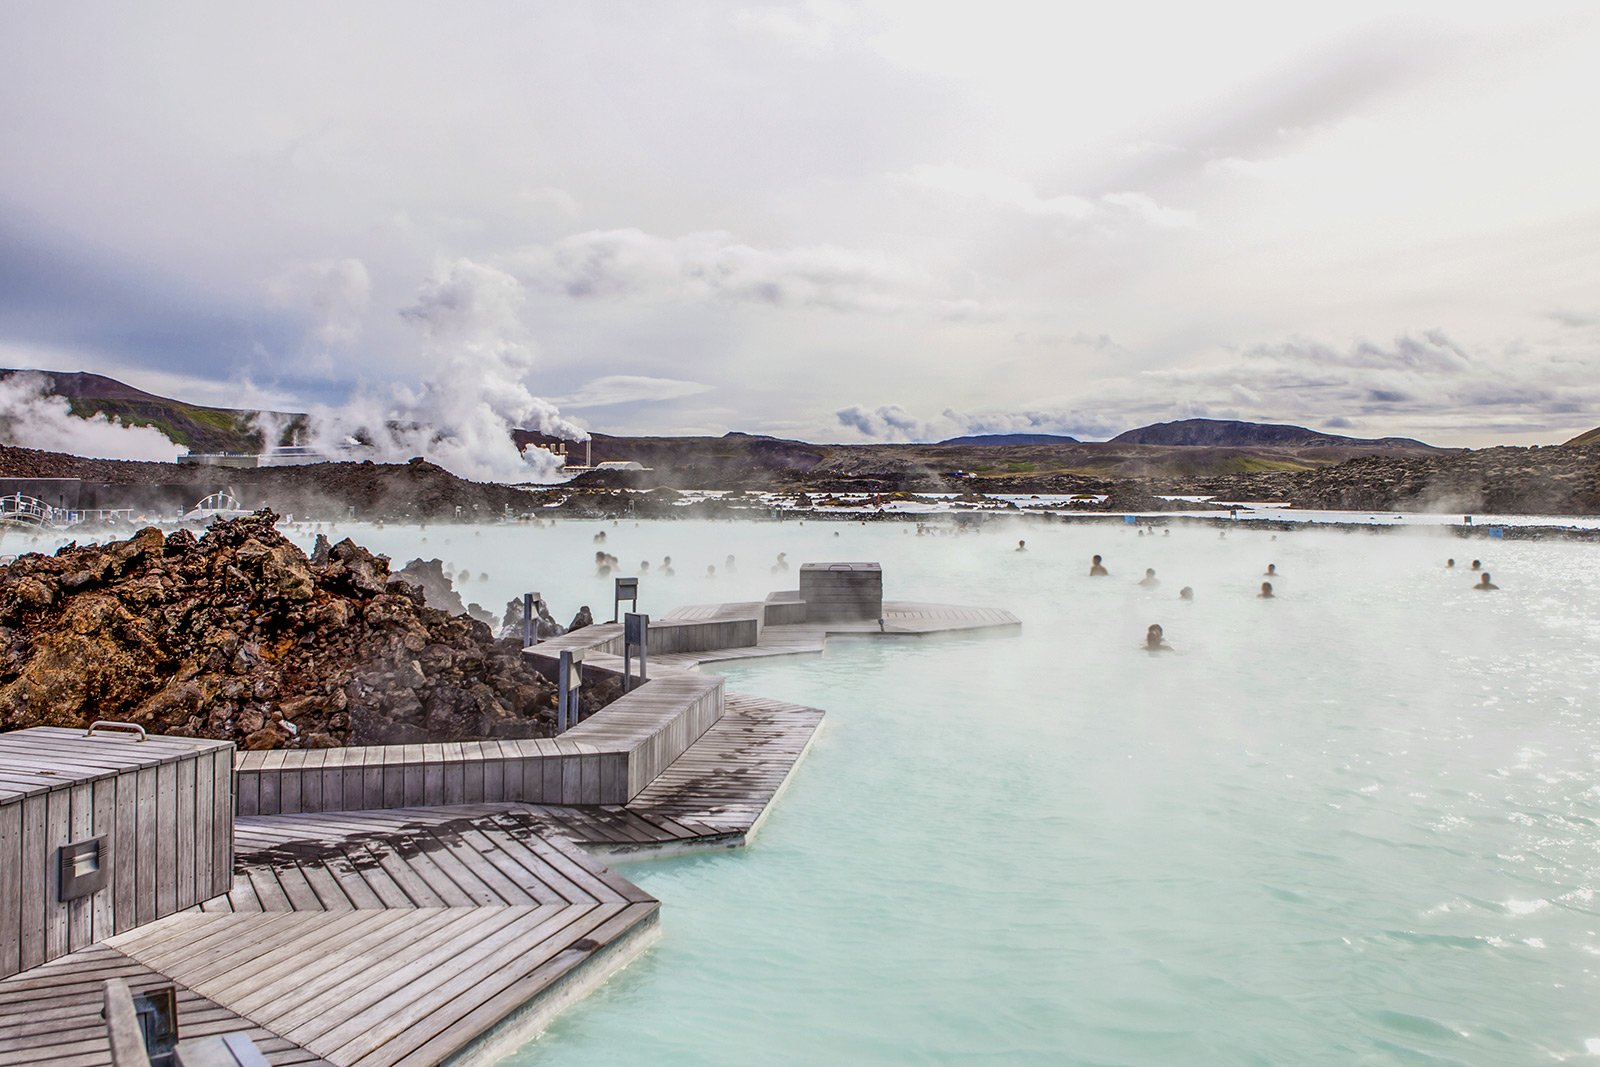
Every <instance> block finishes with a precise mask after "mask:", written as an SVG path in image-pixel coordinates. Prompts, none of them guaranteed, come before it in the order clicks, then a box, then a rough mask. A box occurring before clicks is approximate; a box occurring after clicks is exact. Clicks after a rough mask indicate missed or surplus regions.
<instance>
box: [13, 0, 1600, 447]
mask: <svg viewBox="0 0 1600 1067" xmlns="http://www.w3.org/2000/svg"><path fill="white" fill-rule="evenodd" d="M0 24H3V26H4V32H3V33H0V137H3V143H4V146H5V147H4V150H3V151H0V366H12V367H36V368H45V369H57V370H91V371H97V372H100V373H104V374H109V375H112V376H114V377H117V378H120V379H122V380H124V381H127V382H129V383H130V384H133V385H136V386H139V387H141V388H145V389H148V390H151V391H154V392H159V393H164V394H166V395H172V396H177V397H180V398H183V399H186V400H190V401H193V402H197V403H211V404H218V405H223V406H232V407H262V408H273V409H277V410H307V409H310V410H314V411H315V412H318V413H319V417H323V418H325V419H326V421H327V422H328V424H329V425H342V423H340V421H339V420H340V418H341V416H340V413H341V412H345V413H348V412H351V411H360V412H377V413H379V414H380V415H386V416H389V417H398V418H409V419H412V420H414V421H427V420H430V419H432V420H438V421H439V422H440V423H446V422H449V423H451V425H455V424H456V423H457V422H459V423H462V424H465V423H467V422H472V421H473V420H480V421H482V420H489V421H488V423H487V424H486V425H488V426H489V428H490V430H493V428H494V425H495V423H496V422H497V421H498V422H521V423H524V424H530V423H537V424H540V425H544V426H546V427H547V428H553V429H557V430H561V431H562V432H575V430H576V428H587V429H589V430H594V431H601V432H606V433H620V434H721V433H724V432H726V431H729V430H739V431H745V432H750V433H765V434H774V435H778V436H785V437H798V438H804V439H808V440H813V441H837V442H860V441H872V440H876V441H895V440H938V439H941V438H944V437H949V436H954V435H957V434H964V433H986V432H988V433H992V432H1012V431H1028V432H1044V433H1064V434H1072V435H1076V436H1080V437H1084V438H1087V439H1096V438H1104V437H1107V436H1110V435H1113V434H1116V433H1118V432H1120V431H1121V430H1124V429H1127V428H1129V427H1133V426H1138V425H1142V424H1146V423H1150V422H1156V421H1165V420H1168V419H1176V418H1187V417H1212V418H1242V419H1252V420H1261V421H1270V422H1290V423H1297V424H1302V425H1308V426H1312V427H1316V428H1319V429H1327V430H1330V431H1333V432H1339V433H1347V434H1352V435H1357V436H1380V435H1404V436H1412V437H1418V438H1421V439H1423V440H1427V441H1430V442H1433V443H1436V444H1441V445H1472V446H1477V445H1487V444H1496V443H1507V444H1529V443H1557V442H1560V441H1562V440H1565V439H1566V438H1567V437H1570V436H1572V435H1573V434H1575V433H1577V432H1579V431H1582V430H1587V429H1589V428H1591V427H1594V426H1595V425H1597V424H1600V137H1596V135H1595V131H1596V130H1600V63H1597V62H1595V57H1596V56H1597V55H1600V12H1597V11H1596V9H1595V8H1594V5H1592V4H1587V3H1585V4H1565V5H1564V4H1561V3H1548V4H1546V3H1541V4H1520V5H1511V4H1504V3H1497V4H1492V5H1483V6H1475V5H1472V4H1463V3H1457V2H1450V3H1433V4H1430V3H1411V4H1395V3H1393V2H1392V0H1388V2H1383V3H1362V2H1341V3H1338V4H1322V5H1315V6H1312V5H1304V4H1283V3H1281V2H1274V3H1264V4H1252V3H1227V2H1219V3H1211V4H1192V3H1128V4H1093V5H1041V4H1037V3H1018V4H1013V3H1007V2H1003V0H1001V2H994V0H991V2H986V3H983V4H960V5H956V4H948V5H947V4H938V3H928V2H916V3H870V2H869V3H861V4H836V3H831V2H810V3H800V4H754V5H746V4H723V3H695V2H683V3H672V4H656V3H645V2H634V3H615V2H608V0H585V2H574V3H550V4H528V3H521V2H518V3H493V2H462V3H457V4H448V5H445V4H417V3H408V2H404V0H384V2H381V3H360V2H349V3H341V4H338V5H327V4H311V3H285V2H278V3H273V4H260V3H253V4H248V5H246V4H239V3H232V2H228V0H204V2H200V3H182V2H168V3H163V4H160V5H133V4H93V5H89V4H62V3H59V2H55V0H43V2H18V0H0ZM452 420H453V421H452ZM346 421H348V417H347V418H346ZM0 425H3V420H0ZM480 429H481V427H480ZM491 436H493V434H492V433H491ZM461 440H462V441H464V442H466V443H467V444H468V445H472V443H473V442H474V441H475V440H476V437H475V436H474V435H473V434H471V433H467V432H465V431H463V433H462V435H461Z"/></svg>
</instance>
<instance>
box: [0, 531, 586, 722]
mask: <svg viewBox="0 0 1600 1067" xmlns="http://www.w3.org/2000/svg"><path fill="white" fill-rule="evenodd" d="M276 522H277V516H276V515H274V514H272V513H271V512H266V511H263V512H260V513H257V514H255V515H251V516H249V517H246V518H240V519H234V520H232V521H227V522H219V523H216V524H215V525H213V526H212V527H211V528H210V529H208V530H207V531H206V532H205V534H204V535H203V536H201V537H198V538H197V537H195V536H194V535H193V534H192V533H190V532H189V531H187V530H179V531H178V532H176V533H173V534H170V535H165V534H163V533H162V532H161V531H160V530H158V529H154V528H149V529H143V530H140V531H139V532H138V533H136V534H134V535H133V536H132V537H131V538H129V539H127V540H124V541H115V542H110V543H105V544H97V545H88V546H78V545H76V544H73V545H69V546H67V547H65V548H63V549H61V550H60V551H59V552H57V553H55V554H54V555H49V556H46V555H38V554H29V555H25V556H22V557H20V558H18V559H17V560H15V561H13V562H11V563H10V564H7V565H6V566H4V567H0V730H15V729H21V728H24V727H28V726H69V727H86V726H88V725H89V723H91V722H92V721H94V720H96V719H115V720H119V721H124V722H132V723H137V724H138V725H140V726H143V727H145V728H146V729H147V730H149V731H150V732H152V733H159V734H177V735H180V736H192V737H212V738H218V739H222V740H229V741H234V742H236V743H237V744H239V745H240V747H242V748H247V749H259V748H321V747H332V746H339V745H361V744H409V743H419V742H424V741H450V740H471V739H492V738H525V737H543V736H549V735H550V734H551V732H552V727H553V725H554V710H553V709H554V704H555V693H554V689H553V687H552V686H551V684H550V682H549V681H547V680H546V679H545V678H543V677H542V676H540V675H539V674H538V673H536V672H535V671H534V670H533V669H532V668H531V667H529V666H527V665H526V664H525V663H524V661H523V658H522V655H521V642H520V641H519V640H516V639H514V638H508V639H505V640H498V639H496V637H495V636H494V633H493V632H492V631H491V629H490V627H489V626H488V625H486V624H485V623H484V622H482V621H479V620H476V619H473V618H471V617H470V616H467V615H452V614H450V613H449V612H447V611H443V610H439V609H438V608H434V607H429V606H427V604H426V602H425V597H426V594H424V592H423V591H422V590H421V589H420V588H418V587H417V586H414V585H411V584H409V583H407V582H405V581H392V580H391V576H390V573H389V567H388V563H387V561H386V560H385V559H383V558H382V557H380V556H374V555H373V554H372V553H370V552H368V551H367V550H366V549H364V548H362V547H360V546H359V545H357V544H355V543H354V542H352V541H350V540H348V539H346V540H344V541H340V542H339V543H338V544H334V545H330V546H327V547H326V551H325V552H321V551H319V552H318V553H316V554H315V557H314V558H307V557H306V555H305V554H304V553H302V552H301V551H300V550H299V549H298V548H297V547H296V546H295V545H293V544H292V543H290V542H289V541H288V540H287V539H286V538H284V537H283V536H282V535H281V534H279V533H278V532H277V530H276V529H275V528H274V525H275V523H276ZM594 697H595V698H601V697H603V694H598V693H597V694H594Z"/></svg>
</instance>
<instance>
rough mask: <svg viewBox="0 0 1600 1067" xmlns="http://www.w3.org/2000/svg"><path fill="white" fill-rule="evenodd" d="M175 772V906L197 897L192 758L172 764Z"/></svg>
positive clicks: (194, 899) (193, 767)
mask: <svg viewBox="0 0 1600 1067" xmlns="http://www.w3.org/2000/svg"><path fill="white" fill-rule="evenodd" d="M173 767H174V770H175V771H176V779H177V784H176V809H175V810H176V814H175V817H174V820H173V830H172V834H173V844H174V846H175V849H174V859H173V862H174V864H175V865H176V868H177V877H176V881H177V889H176V893H177V895H176V904H175V907H178V908H187V907H188V906H189V905H191V904H193V903H194V902H195V901H196V900H197V899H198V898H197V897H196V896H195V889H194V874H195V856H194V850H195V838H196V834H195V818H196V810H195V809H196V804H195V787H196V782H197V780H198V771H197V770H196V768H195V761H194V760H181V761H179V762H178V763H176V764H174V765H173Z"/></svg>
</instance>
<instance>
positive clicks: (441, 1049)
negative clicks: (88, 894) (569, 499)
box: [109, 808, 659, 1067]
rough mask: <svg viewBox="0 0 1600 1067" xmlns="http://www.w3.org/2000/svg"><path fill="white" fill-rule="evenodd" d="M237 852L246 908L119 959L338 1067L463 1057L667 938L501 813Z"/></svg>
mask: <svg viewBox="0 0 1600 1067" xmlns="http://www.w3.org/2000/svg"><path fill="white" fill-rule="evenodd" d="M237 847H238V856H239V867H238V876H237V877H236V879H235V882H234V888H233V890H232V891H231V892H230V893H228V894H227V895H226V896H224V897H219V898H216V899H215V900H211V901H207V902H206V903H205V904H203V905H201V906H200V909H199V910H198V912H190V913H187V914H183V915H178V916H173V917H171V918H169V919H165V920H162V921H160V922H156V923H152V924H150V925H147V926H142V927H140V928H138V929H137V930H134V931H132V932H130V933H127V934H123V935H119V936H118V937H116V938H113V939H112V941H111V942H110V943H109V947H110V948H111V949H114V950H116V951H118V952H120V953H122V954H124V955H126V956H128V957H130V958H132V959H133V960H135V961H137V962H139V963H141V964H144V965H145V966H147V967H149V968H151V969H152V970H154V971H159V972H160V973H162V974H166V975H169V976H171V978H173V979H174V980H176V981H177V982H180V983H182V984H183V985H184V986H185V987H187V988H188V989H190V990H191V991H193V992H194V993H196V994H198V995H200V996H202V997H204V998H206V999H207V1000H208V1001H209V1002H211V1003H214V1004H216V1005H218V1006H220V1007H221V1008H223V1009H225V1010H227V1011H231V1012H234V1013H235V1014H236V1015H238V1016H239V1017H241V1018H243V1019H246V1020H248V1021H249V1022H250V1023H251V1024H254V1025H255V1026H257V1027H259V1028H261V1029H262V1030H264V1031H266V1032H268V1033H270V1034H271V1035H273V1036H274V1037H277V1038H281V1039H284V1040H286V1041H288V1042H290V1043H292V1044H293V1045H294V1046H298V1047H299V1048H301V1049H303V1050H305V1051H306V1052H307V1053H309V1054H311V1055H312V1056H314V1057H320V1058H322V1059H324V1060H326V1061H327V1062H329V1063H332V1064H338V1065H351V1067H355V1065H361V1067H369V1065H370V1067H380V1065H388V1064H431V1063H437V1062H439V1061H441V1060H442V1059H445V1058H447V1057H449V1056H452V1055H457V1054H460V1053H462V1052H463V1051H464V1050H468V1049H470V1048H474V1047H475V1046H479V1045H480V1044H481V1043H483V1042H484V1041H485V1040H490V1039H493V1038H494V1037H495V1036H496V1031H497V1028H499V1027H501V1025H502V1024H503V1023H505V1022H506V1021H507V1020H511V1019H515V1018H516V1017H517V1016H519V1014H526V1013H527V1012H528V1009H529V1006H530V1005H532V1006H533V1008H534V1010H535V1013H537V1010H538V1006H539V1004H540V1002H541V1001H545V1000H548V999H550V998H551V997H552V994H559V995H564V994H565V992H566V991H567V987H568V986H570V985H572V984H574V982H577V983H580V984H592V983H594V982H597V981H599V980H600V979H602V978H603V977H604V976H605V975H606V974H608V973H609V971H610V969H612V967H614V966H615V965H617V964H620V963H624V962H626V960H627V959H628V958H631V956H632V955H633V954H635V953H636V952H637V951H638V950H639V949H641V948H642V947H643V945H644V944H645V943H647V942H648V940H649V939H651V938H653V936H654V933H655V929H656V921H657V911H658V909H659V905H658V904H657V902H656V901H655V900H654V899H653V898H652V897H650V896H649V894H647V893H645V892H643V891H642V890H640V889H639V888H637V887H636V886H634V885H633V884H632V883H630V882H628V881H627V880H626V879H623V878H621V877H620V876H618V875H616V874H614V873H612V872H611V871H609V870H607V869H606V868H605V867H604V866H602V865H601V864H600V863H598V862H597V861H595V860H594V859H592V858H590V857H588V856H586V855H584V854H583V853H582V852H581V851H580V850H578V849H576V848H573V847H571V846H568V845H564V844H563V843H562V842H560V841H552V840H545V839H543V838H541V836H540V835H538V834H537V833H536V832H534V829H533V828H532V827H530V826H527V825H522V824H519V823H518V822H517V821H516V820H506V819H500V818H497V817H496V816H495V815H494V814H489V813H483V814H474V813H472V812H470V811H461V810H455V809H448V808H427V809H416V810H413V811H407V810H400V811H361V812H347V813H330V814H325V815H294V816H279V817H277V818H271V817H260V818H258V819H244V820H241V823H240V827H239V831H238V837H237ZM584 972H587V973H584ZM534 1017H537V1016H536V1014H535V1016H534ZM526 1022H527V1020H524V1025H522V1026H519V1027H516V1028H512V1029H509V1030H508V1031H507V1032H505V1033H504V1034H503V1035H501V1036H503V1038H504V1040H505V1043H506V1044H507V1045H508V1046H511V1045H515V1044H516V1043H519V1042H520V1041H522V1040H526V1038H527V1037H529V1036H531V1032H530V1031H529V1030H528V1029H527V1027H526Z"/></svg>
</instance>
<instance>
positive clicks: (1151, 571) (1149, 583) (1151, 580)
mask: <svg viewBox="0 0 1600 1067" xmlns="http://www.w3.org/2000/svg"><path fill="white" fill-rule="evenodd" d="M1139 584H1140V585H1142V586H1144V587H1145V588H1146V589H1154V588H1155V587H1156V586H1158V585H1160V584H1161V579H1160V578H1157V577H1156V569H1155V568H1154V567H1146V568H1145V569H1144V577H1143V578H1141V579H1139Z"/></svg>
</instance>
